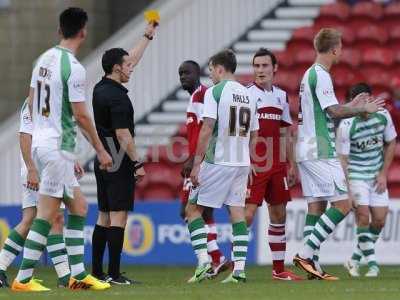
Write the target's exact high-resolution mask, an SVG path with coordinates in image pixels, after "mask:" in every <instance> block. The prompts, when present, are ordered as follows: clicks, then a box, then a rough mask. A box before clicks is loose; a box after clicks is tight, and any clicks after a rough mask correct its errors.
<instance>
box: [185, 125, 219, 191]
mask: <svg viewBox="0 0 400 300" xmlns="http://www.w3.org/2000/svg"><path fill="white" fill-rule="evenodd" d="M215 121H216V120H215V119H212V118H204V120H203V126H202V127H201V130H200V134H199V142H198V144H197V149H196V155H195V157H194V163H193V169H192V172H191V173H190V179H191V181H192V183H193V185H194V186H198V185H199V178H198V175H199V171H200V164H201V162H202V161H203V158H204V155H205V153H206V149H207V147H208V143H209V140H210V137H211V134H212V132H213V130H214V126H215Z"/></svg>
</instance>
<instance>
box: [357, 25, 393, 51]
mask: <svg viewBox="0 0 400 300" xmlns="http://www.w3.org/2000/svg"><path fill="white" fill-rule="evenodd" d="M353 30H355V32H356V40H355V42H354V43H355V47H356V48H357V49H359V50H361V51H365V50H366V49H368V48H372V47H376V46H378V45H384V44H385V43H386V42H387V41H388V39H389V35H388V32H387V31H386V29H385V28H382V27H380V26H378V25H372V24H370V25H368V26H360V27H356V28H353Z"/></svg>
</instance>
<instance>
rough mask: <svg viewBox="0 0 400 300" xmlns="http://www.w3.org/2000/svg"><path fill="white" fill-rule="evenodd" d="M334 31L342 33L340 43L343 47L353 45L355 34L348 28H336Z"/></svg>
mask: <svg viewBox="0 0 400 300" xmlns="http://www.w3.org/2000/svg"><path fill="white" fill-rule="evenodd" d="M336 29H337V30H339V31H340V32H341V33H342V41H343V44H344V45H345V46H346V45H351V44H353V42H354V40H355V34H354V32H353V30H352V29H351V28H350V27H348V26H337V27H336Z"/></svg>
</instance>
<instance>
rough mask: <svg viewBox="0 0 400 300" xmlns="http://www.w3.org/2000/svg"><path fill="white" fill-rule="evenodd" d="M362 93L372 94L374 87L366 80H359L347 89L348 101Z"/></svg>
mask: <svg viewBox="0 0 400 300" xmlns="http://www.w3.org/2000/svg"><path fill="white" fill-rule="evenodd" d="M361 93H368V94H372V89H371V87H370V86H369V85H368V84H366V83H365V82H359V83H357V84H355V85H353V86H351V87H350V88H349V90H348V91H347V95H346V96H347V97H346V100H347V102H349V101H352V100H353V99H354V98H355V97H357V95H359V94H361Z"/></svg>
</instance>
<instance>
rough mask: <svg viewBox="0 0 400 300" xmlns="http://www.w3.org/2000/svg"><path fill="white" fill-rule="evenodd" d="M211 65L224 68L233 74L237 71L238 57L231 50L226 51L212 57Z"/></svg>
mask: <svg viewBox="0 0 400 300" xmlns="http://www.w3.org/2000/svg"><path fill="white" fill-rule="evenodd" d="M209 63H211V64H212V65H213V66H217V65H219V66H223V67H224V69H225V70H226V71H228V72H231V73H232V74H233V73H235V71H236V66H237V62H236V56H235V53H234V52H233V51H232V50H230V49H225V50H222V51H220V52H218V53H217V54H215V55H213V56H211V58H210V60H209Z"/></svg>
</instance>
